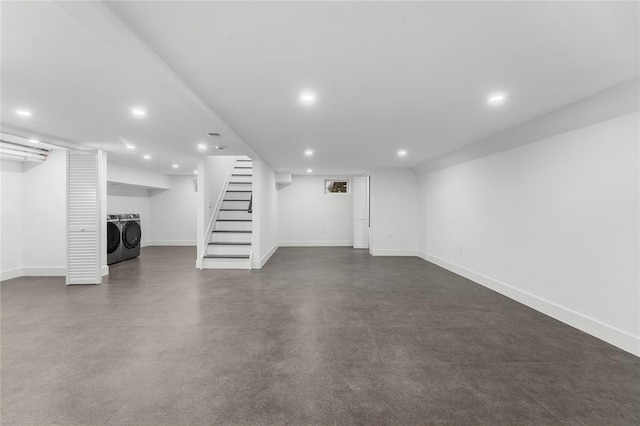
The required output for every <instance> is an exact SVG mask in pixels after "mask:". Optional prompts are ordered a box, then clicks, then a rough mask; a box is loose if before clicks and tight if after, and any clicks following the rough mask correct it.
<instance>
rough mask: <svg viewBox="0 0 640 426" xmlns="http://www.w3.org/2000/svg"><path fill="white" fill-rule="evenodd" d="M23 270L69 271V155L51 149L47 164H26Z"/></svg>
mask: <svg viewBox="0 0 640 426" xmlns="http://www.w3.org/2000/svg"><path fill="white" fill-rule="evenodd" d="M23 170H24V172H23V204H22V211H23V222H22V223H23V241H24V245H23V255H22V256H23V273H24V275H64V274H65V271H66V247H67V243H66V230H67V221H66V217H67V205H66V199H67V189H66V187H67V156H66V151H59V150H56V151H51V153H50V154H49V157H48V158H47V161H45V162H44V163H25V164H24V165H23Z"/></svg>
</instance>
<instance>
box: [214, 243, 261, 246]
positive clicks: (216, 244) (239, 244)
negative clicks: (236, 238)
mask: <svg viewBox="0 0 640 426" xmlns="http://www.w3.org/2000/svg"><path fill="white" fill-rule="evenodd" d="M209 245H210V246H250V245H251V243H209Z"/></svg>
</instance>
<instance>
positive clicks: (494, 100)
mask: <svg viewBox="0 0 640 426" xmlns="http://www.w3.org/2000/svg"><path fill="white" fill-rule="evenodd" d="M506 99H507V95H505V94H504V93H493V94H491V95H490V96H489V97H488V98H487V103H488V104H489V105H500V104H502V103H504V101H505V100H506Z"/></svg>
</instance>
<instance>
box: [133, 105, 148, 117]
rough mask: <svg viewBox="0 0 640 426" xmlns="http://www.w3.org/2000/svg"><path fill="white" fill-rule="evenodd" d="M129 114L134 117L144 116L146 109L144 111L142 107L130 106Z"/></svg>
mask: <svg viewBox="0 0 640 426" xmlns="http://www.w3.org/2000/svg"><path fill="white" fill-rule="evenodd" d="M131 114H132V115H133V116H134V117H144V116H146V115H147V111H145V110H144V109H142V108H138V107H135V108H131Z"/></svg>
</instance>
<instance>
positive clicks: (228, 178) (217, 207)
mask: <svg viewBox="0 0 640 426" xmlns="http://www.w3.org/2000/svg"><path fill="white" fill-rule="evenodd" d="M237 161H238V160H236V159H234V160H233V163H231V167H230V168H229V172H228V173H227V176H226V178H225V180H224V184H223V185H222V189H221V190H220V194H218V199H217V200H216V204H215V206H214V208H213V211H212V212H211V218H210V219H209V224H208V225H207V229H206V231H205V234H204V239H203V241H204V247H203V250H202V252H201V253H200V254H199V255H198V259H199V260H200V269H203V268H204V266H203V264H204V261H203V260H204V257H205V256H206V254H207V250H208V247H209V240H210V239H211V233H212V232H213V227H214V226H215V224H216V218H217V217H218V213H219V212H220V208H221V207H222V200H223V199H224V196H225V194H226V193H227V188H229V182H230V181H231V175H232V174H233V169H234V168H235V167H236V162H237ZM205 179H206V176H205Z"/></svg>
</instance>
